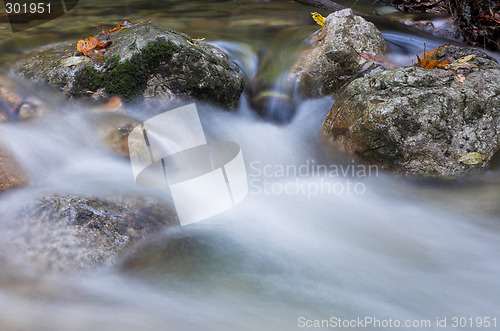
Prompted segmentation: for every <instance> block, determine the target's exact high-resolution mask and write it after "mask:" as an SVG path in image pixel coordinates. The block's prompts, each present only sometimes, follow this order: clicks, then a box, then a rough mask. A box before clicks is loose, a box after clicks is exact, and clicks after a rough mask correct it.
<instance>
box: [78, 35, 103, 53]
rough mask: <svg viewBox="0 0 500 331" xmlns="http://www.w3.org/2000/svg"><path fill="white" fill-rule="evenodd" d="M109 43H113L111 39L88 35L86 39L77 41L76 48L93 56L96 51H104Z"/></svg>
mask: <svg viewBox="0 0 500 331" xmlns="http://www.w3.org/2000/svg"><path fill="white" fill-rule="evenodd" d="M109 45H111V41H107V40H99V38H95V37H88V38H87V39H86V40H80V41H79V42H78V43H77V45H76V48H77V49H78V51H79V52H81V53H83V55H85V56H88V57H92V56H93V55H94V54H95V53H96V52H100V53H104V52H105V51H106V47H108V46H109Z"/></svg>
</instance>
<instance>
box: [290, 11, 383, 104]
mask: <svg viewBox="0 0 500 331" xmlns="http://www.w3.org/2000/svg"><path fill="white" fill-rule="evenodd" d="M362 52H365V53H370V54H372V55H381V54H384V53H387V52H389V47H388V46H387V43H386V42H385V40H384V38H383V37H382V34H381V33H380V31H379V30H378V29H377V28H376V27H375V25H374V24H373V23H370V22H368V21H366V20H365V19H364V18H362V17H360V16H355V15H354V14H353V12H352V10H351V9H344V10H340V11H337V12H334V13H332V14H330V15H328V17H326V20H325V23H324V26H323V27H322V28H321V29H320V30H319V32H318V35H317V36H316V39H315V41H314V46H313V47H312V48H310V49H308V50H306V51H305V52H304V53H303V54H302V56H301V57H300V59H299V60H298V61H297V63H296V64H295V66H294V67H293V69H292V74H291V79H293V80H297V81H298V83H299V86H300V88H301V90H302V91H303V93H304V94H305V95H308V96H323V95H329V94H332V93H335V92H336V91H338V90H339V89H340V88H341V87H342V85H344V84H345V83H347V82H348V81H349V78H350V77H351V76H353V75H355V74H356V73H357V72H358V71H359V70H360V68H361V66H362V64H363V63H364V60H363V59H362V58H361V56H360V55H359V54H360V53H362Z"/></svg>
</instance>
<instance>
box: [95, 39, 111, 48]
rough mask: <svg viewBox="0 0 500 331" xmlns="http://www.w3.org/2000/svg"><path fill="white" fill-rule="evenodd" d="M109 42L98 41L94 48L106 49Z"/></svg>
mask: <svg viewBox="0 0 500 331" xmlns="http://www.w3.org/2000/svg"><path fill="white" fill-rule="evenodd" d="M111 43H112V42H111V41H108V40H99V43H98V44H97V46H96V48H97V49H102V48H106V47H108V46H109V45H111Z"/></svg>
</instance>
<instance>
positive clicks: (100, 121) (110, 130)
mask: <svg viewBox="0 0 500 331" xmlns="http://www.w3.org/2000/svg"><path fill="white" fill-rule="evenodd" d="M95 122H96V126H97V127H98V133H99V136H100V138H101V139H102V141H104V142H105V143H106V145H108V147H109V148H110V149H111V150H112V151H113V152H115V153H116V154H118V155H121V156H124V157H126V158H128V157H129V150H128V135H129V133H130V132H131V131H132V130H133V129H134V128H135V127H136V126H138V125H140V124H141V122H139V121H138V120H136V119H134V118H131V117H128V116H126V115H122V114H99V116H97V118H96V120H95Z"/></svg>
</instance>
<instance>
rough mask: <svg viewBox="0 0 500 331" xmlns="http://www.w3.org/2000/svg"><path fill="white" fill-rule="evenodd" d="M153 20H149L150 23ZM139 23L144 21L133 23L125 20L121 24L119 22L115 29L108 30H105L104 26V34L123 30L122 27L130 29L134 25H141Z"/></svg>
mask: <svg viewBox="0 0 500 331" xmlns="http://www.w3.org/2000/svg"><path fill="white" fill-rule="evenodd" d="M149 22H151V21H148V23H149ZM139 24H143V23H142V22H139V23H135V24H133V23H132V22H130V21H123V23H121V24H118V25H117V26H115V27H114V28H113V29H111V30H109V31H108V32H106V31H104V27H103V28H102V34H108V33H112V32H116V31H118V30H122V29H128V28H131V27H133V26H136V25H139Z"/></svg>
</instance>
